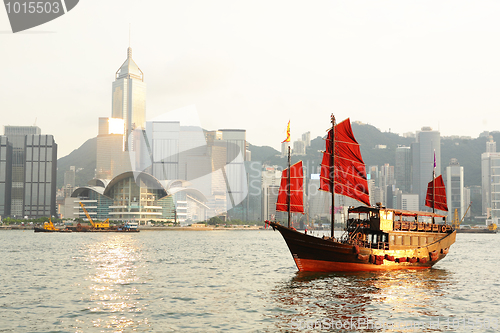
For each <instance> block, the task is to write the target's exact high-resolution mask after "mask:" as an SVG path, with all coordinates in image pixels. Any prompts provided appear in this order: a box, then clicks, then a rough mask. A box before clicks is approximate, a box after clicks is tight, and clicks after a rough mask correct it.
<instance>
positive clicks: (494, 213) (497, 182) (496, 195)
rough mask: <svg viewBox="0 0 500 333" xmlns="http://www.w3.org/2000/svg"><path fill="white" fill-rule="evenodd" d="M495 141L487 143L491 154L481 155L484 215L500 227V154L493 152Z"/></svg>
mask: <svg viewBox="0 0 500 333" xmlns="http://www.w3.org/2000/svg"><path fill="white" fill-rule="evenodd" d="M493 143H494V142H493V141H491V140H490V141H489V142H487V143H486V149H487V150H489V152H485V153H482V154H481V183H482V207H483V209H482V213H483V215H485V216H486V217H487V218H491V219H492V220H493V223H496V224H497V225H498V220H499V218H500V153H497V152H495V151H492V147H495V145H494V144H493Z"/></svg>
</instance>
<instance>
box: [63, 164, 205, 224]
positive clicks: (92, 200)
mask: <svg viewBox="0 0 500 333" xmlns="http://www.w3.org/2000/svg"><path fill="white" fill-rule="evenodd" d="M190 186H191V184H190V183H189V182H187V181H183V180H173V181H165V180H162V181H161V180H158V179H157V178H155V177H154V176H152V175H150V174H147V173H137V172H132V171H129V172H124V173H122V174H119V175H117V176H116V177H114V178H113V179H111V180H102V179H92V180H91V181H89V182H88V185H86V186H81V187H78V188H77V189H75V190H74V191H73V193H72V194H71V198H72V199H71V200H70V205H72V206H73V210H74V212H73V215H74V217H82V218H83V217H84V216H85V215H84V213H83V212H82V211H81V210H80V208H79V204H78V202H80V201H81V202H82V203H84V205H85V206H86V209H87V210H88V211H89V214H90V215H91V216H92V217H95V218H96V219H98V220H104V219H107V218H109V219H110V220H111V221H121V222H126V221H133V222H138V223H139V224H141V225H144V224H146V223H147V222H148V221H156V222H158V221H159V222H173V221H178V222H180V223H181V224H182V223H183V222H185V221H188V220H192V221H204V220H205V219H206V208H207V206H206V205H205V202H206V201H207V199H206V197H205V196H204V195H203V193H201V192H200V191H199V190H197V189H194V188H191V187H190ZM173 196H176V200H175V202H177V207H176V206H175V204H174V200H173ZM188 208H189V209H188ZM188 211H189V212H190V213H189V214H188Z"/></svg>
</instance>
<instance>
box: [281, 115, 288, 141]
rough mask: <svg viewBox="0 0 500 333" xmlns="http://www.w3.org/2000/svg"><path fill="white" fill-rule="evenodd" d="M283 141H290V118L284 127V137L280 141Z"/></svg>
mask: <svg viewBox="0 0 500 333" xmlns="http://www.w3.org/2000/svg"><path fill="white" fill-rule="evenodd" d="M283 142H290V120H289V121H288V126H287V127H286V139H285V140H283V141H281V143H283Z"/></svg>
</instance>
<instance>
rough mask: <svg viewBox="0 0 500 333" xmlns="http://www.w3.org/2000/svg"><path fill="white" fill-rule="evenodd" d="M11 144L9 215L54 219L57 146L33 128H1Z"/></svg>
mask: <svg viewBox="0 0 500 333" xmlns="http://www.w3.org/2000/svg"><path fill="white" fill-rule="evenodd" d="M5 136H6V137H7V138H8V141H9V142H10V143H12V167H11V170H12V184H11V207H10V215H11V216H14V217H28V218H39V217H44V216H55V215H56V172H57V144H56V143H55V142H54V137H53V136H52V135H43V134H41V130H40V128H39V127H37V126H5Z"/></svg>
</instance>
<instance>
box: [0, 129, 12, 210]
mask: <svg viewBox="0 0 500 333" xmlns="http://www.w3.org/2000/svg"><path fill="white" fill-rule="evenodd" d="M11 190H12V144H11V143H10V142H9V139H8V138H7V137H6V136H0V217H2V216H9V215H10V202H11Z"/></svg>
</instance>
